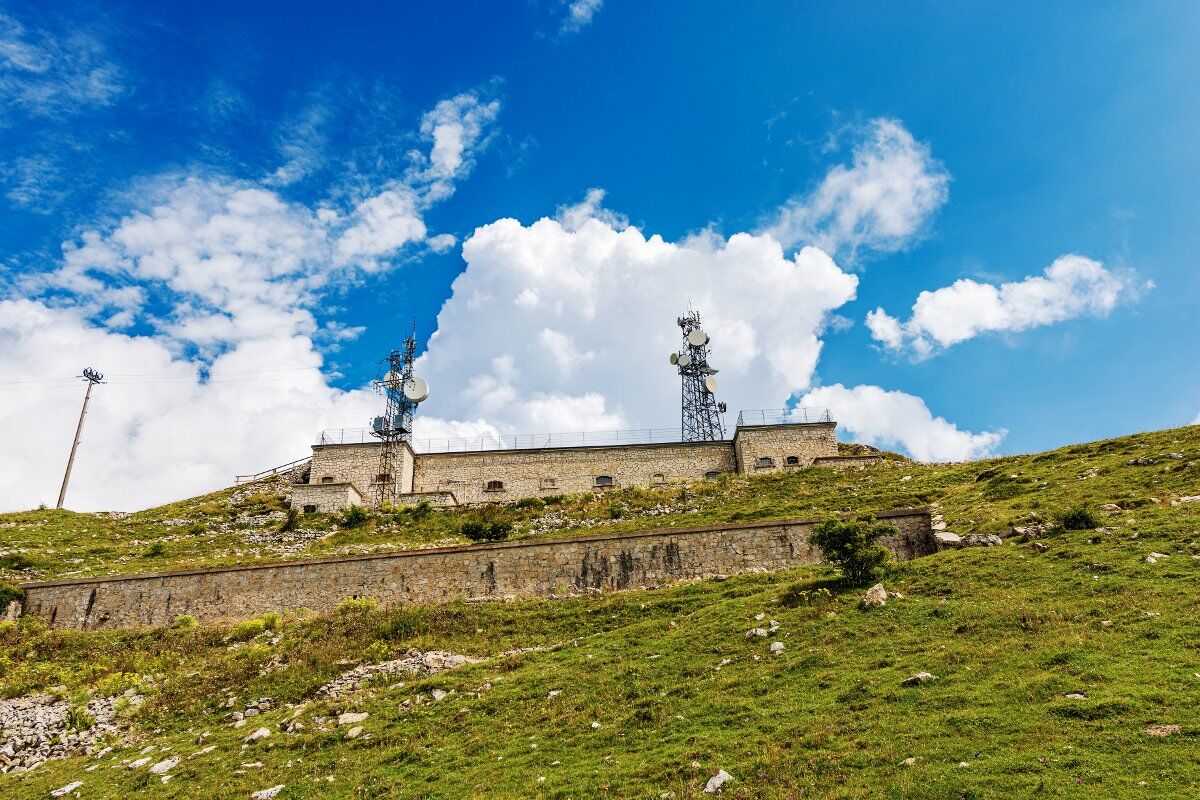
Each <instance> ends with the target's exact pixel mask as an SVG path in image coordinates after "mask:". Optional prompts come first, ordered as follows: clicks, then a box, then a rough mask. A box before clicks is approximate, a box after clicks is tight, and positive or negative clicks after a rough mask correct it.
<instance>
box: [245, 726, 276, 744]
mask: <svg viewBox="0 0 1200 800" xmlns="http://www.w3.org/2000/svg"><path fill="white" fill-rule="evenodd" d="M270 735H271V729H270V728H259V729H258V730H256V731H255V732H254V733H252V734H250V735H249V736H247V737H246V738H245V739H242V741H243V742H245V743H246V744H254V743H255V742H260V741H262V740H263V739H266V738H267V737H268V736H270Z"/></svg>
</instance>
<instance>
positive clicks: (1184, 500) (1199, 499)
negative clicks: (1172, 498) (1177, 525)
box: [1179, 494, 1200, 503]
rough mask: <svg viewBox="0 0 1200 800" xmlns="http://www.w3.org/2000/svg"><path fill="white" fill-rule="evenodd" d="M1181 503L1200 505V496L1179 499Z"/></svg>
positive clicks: (1194, 495)
mask: <svg viewBox="0 0 1200 800" xmlns="http://www.w3.org/2000/svg"><path fill="white" fill-rule="evenodd" d="M1179 502H1181V503H1200V494H1193V495H1187V496H1184V497H1181V498H1179Z"/></svg>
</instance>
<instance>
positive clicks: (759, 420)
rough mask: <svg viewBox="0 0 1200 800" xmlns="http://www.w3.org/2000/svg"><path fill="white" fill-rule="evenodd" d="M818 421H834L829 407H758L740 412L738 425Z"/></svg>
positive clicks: (811, 422)
mask: <svg viewBox="0 0 1200 800" xmlns="http://www.w3.org/2000/svg"><path fill="white" fill-rule="evenodd" d="M817 422H833V415H832V414H830V413H829V409H828V408H805V407H803V406H796V407H795V408H758V409H749V410H746V411H742V412H741V413H740V414H738V421H737V424H738V427H739V428H742V427H745V426H747V425H806V424H813V423H817Z"/></svg>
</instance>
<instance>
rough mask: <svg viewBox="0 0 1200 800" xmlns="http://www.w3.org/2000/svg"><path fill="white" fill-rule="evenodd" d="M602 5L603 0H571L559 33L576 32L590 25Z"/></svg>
mask: <svg viewBox="0 0 1200 800" xmlns="http://www.w3.org/2000/svg"><path fill="white" fill-rule="evenodd" d="M603 5H604V0H571V2H570V3H569V4H568V5H567V15H566V17H565V18H563V21H562V27H561V28H560V33H578V32H579V31H581V30H583V29H584V28H586V27H587V26H588V25H591V24H592V20H593V19H594V18H595V16H596V14H597V13H599V11H600V8H601V7H602V6H603Z"/></svg>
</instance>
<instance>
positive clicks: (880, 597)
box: [858, 583, 887, 608]
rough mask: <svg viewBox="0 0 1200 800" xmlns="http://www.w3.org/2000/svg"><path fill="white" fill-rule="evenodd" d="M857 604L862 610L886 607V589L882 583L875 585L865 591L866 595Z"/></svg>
mask: <svg viewBox="0 0 1200 800" xmlns="http://www.w3.org/2000/svg"><path fill="white" fill-rule="evenodd" d="M858 604H859V605H860V606H862V607H863V608H883V607H884V606H886V605H887V589H884V588H883V584H882V583H877V584H875V585H874V586H872V587H871V588H870V589H867V593H866V594H864V595H863V597H862V600H860V601H858Z"/></svg>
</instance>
